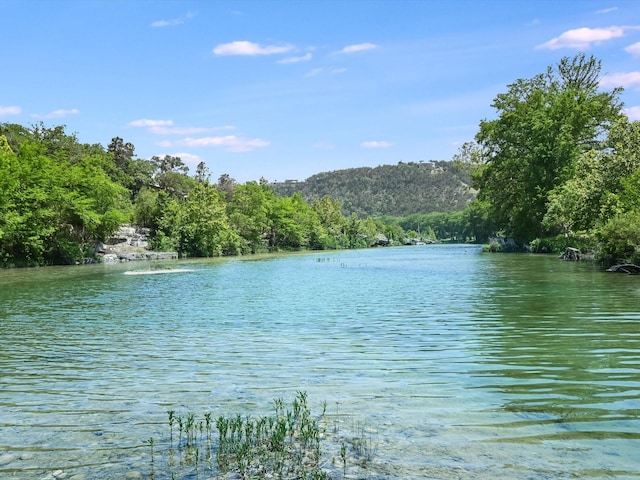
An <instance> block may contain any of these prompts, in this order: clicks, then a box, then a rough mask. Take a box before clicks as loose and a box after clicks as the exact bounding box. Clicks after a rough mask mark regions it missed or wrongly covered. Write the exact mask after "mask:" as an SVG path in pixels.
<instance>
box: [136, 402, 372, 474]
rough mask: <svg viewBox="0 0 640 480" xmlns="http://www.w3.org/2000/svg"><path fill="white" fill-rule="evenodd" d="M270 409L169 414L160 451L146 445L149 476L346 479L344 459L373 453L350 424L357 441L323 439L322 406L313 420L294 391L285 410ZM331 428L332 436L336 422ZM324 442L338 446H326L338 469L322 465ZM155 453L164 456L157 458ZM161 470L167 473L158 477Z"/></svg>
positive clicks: (359, 429) (279, 404)
mask: <svg viewBox="0 0 640 480" xmlns="http://www.w3.org/2000/svg"><path fill="white" fill-rule="evenodd" d="M273 409H274V413H273V415H267V416H261V417H251V416H242V415H240V414H235V415H231V416H224V415H221V416H218V417H217V418H216V419H213V417H212V415H211V413H205V414H204V415H203V416H197V415H196V414H195V413H191V412H190V413H187V414H186V416H185V417H182V416H180V415H176V414H175V412H174V411H173V410H169V411H168V412H167V413H168V415H169V422H168V423H169V440H168V442H167V443H163V444H162V446H163V447H165V448H164V451H163V452H160V448H156V451H155V453H154V441H153V439H150V440H149V445H150V446H151V477H152V478H154V479H158V480H160V479H162V478H171V479H179V478H184V479H186V478H194V477H195V478H196V479H198V478H206V479H209V478H218V479H249V478H251V479H254V478H256V479H258V478H277V479H294V478H295V479H312V480H326V479H329V478H341V477H344V476H346V474H347V466H348V465H349V464H350V463H352V464H353V465H355V462H351V460H350V459H349V455H356V457H357V458H358V457H361V456H363V454H364V453H366V454H367V456H368V455H369V454H371V453H372V452H373V448H372V447H371V446H370V443H368V440H367V439H366V435H365V430H364V427H362V426H361V425H362V424H359V423H354V425H355V427H354V431H355V432H356V433H357V435H358V436H357V437H354V438H347V437H343V436H342V437H340V438H338V437H337V436H334V435H331V436H330V437H329V436H328V434H327V425H328V419H327V418H326V416H327V414H326V411H327V404H326V402H323V404H322V413H321V414H320V415H319V416H316V415H313V414H312V412H311V409H310V408H309V405H308V399H307V394H306V392H300V391H299V392H297V394H296V396H295V398H294V400H293V402H292V403H291V405H290V406H288V405H285V403H284V401H283V399H276V400H274V403H273ZM174 424H177V425H178V437H177V440H176V439H175V438H174V436H173V426H174ZM359 425H360V426H359ZM335 428H336V432H337V423H336V427H335ZM214 432H217V437H216V436H215V435H214ZM183 434H184V435H183ZM330 441H333V442H339V445H340V446H339V447H335V446H332V445H330V444H329V445H328V447H329V449H330V450H331V451H337V448H339V451H340V457H341V459H342V465H341V466H342V468H340V469H338V468H336V466H335V465H332V462H330V461H327V460H326V458H325V460H324V461H323V452H322V449H321V446H322V444H323V443H324V444H327V443H330ZM156 445H158V444H157V443H156ZM160 453H163V454H164V456H163V457H162V459H160ZM176 457H177V458H176ZM325 457H326V455H325ZM161 466H163V467H166V469H167V471H166V472H164V471H163V472H161ZM332 474H333V476H332Z"/></svg>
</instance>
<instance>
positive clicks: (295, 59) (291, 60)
mask: <svg viewBox="0 0 640 480" xmlns="http://www.w3.org/2000/svg"><path fill="white" fill-rule="evenodd" d="M311 58H313V55H312V54H311V52H309V53H306V54H304V55H301V56H299V57H287V58H283V59H282V60H278V62H277V63H285V64H286V63H300V62H308V61H309V60H311Z"/></svg>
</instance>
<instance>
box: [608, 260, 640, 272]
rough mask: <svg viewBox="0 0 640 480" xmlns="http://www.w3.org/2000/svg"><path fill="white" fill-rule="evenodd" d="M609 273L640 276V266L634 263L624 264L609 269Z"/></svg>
mask: <svg viewBox="0 0 640 480" xmlns="http://www.w3.org/2000/svg"><path fill="white" fill-rule="evenodd" d="M607 272H619V273H627V274H629V275H640V266H638V265H635V264H633V263H623V264H620V265H614V266H612V267H609V268H607Z"/></svg>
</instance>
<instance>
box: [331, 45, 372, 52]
mask: <svg viewBox="0 0 640 480" xmlns="http://www.w3.org/2000/svg"><path fill="white" fill-rule="evenodd" d="M376 48H378V46H377V45H376V44H375V43H358V44H356V45H347V46H346V47H344V48H343V49H342V50H340V51H339V52H338V53H356V52H364V51H365V50H375V49H376Z"/></svg>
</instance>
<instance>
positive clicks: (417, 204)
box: [272, 161, 475, 217]
mask: <svg viewBox="0 0 640 480" xmlns="http://www.w3.org/2000/svg"><path fill="white" fill-rule="evenodd" d="M470 183H471V181H470V177H469V174H468V172H467V171H464V170H461V169H459V168H457V166H456V164H455V163H452V162H442V161H440V162H419V163H413V162H410V163H404V162H400V163H398V164H397V165H381V166H379V167H376V168H369V167H363V168H350V169H346V170H336V171H333V172H325V173H318V174H316V175H313V176H311V177H309V178H308V179H307V180H305V181H303V182H294V181H287V182H281V183H274V184H272V186H273V188H274V191H275V192H276V194H277V195H280V196H288V195H292V194H293V193H296V192H298V193H300V194H301V195H302V197H303V198H304V199H305V200H306V201H308V202H312V201H314V200H317V199H320V198H322V197H324V196H328V197H330V198H333V199H336V200H338V201H340V202H341V203H342V208H343V211H344V214H345V215H351V214H352V213H355V214H356V215H358V216H363V217H366V216H373V217H378V216H384V215H393V216H407V215H411V214H414V213H431V212H452V211H456V210H462V209H464V208H465V207H466V206H467V204H468V203H469V202H470V201H471V200H473V198H474V196H475V195H474V193H473V191H472V190H471V189H470V188H469V184H470Z"/></svg>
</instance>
